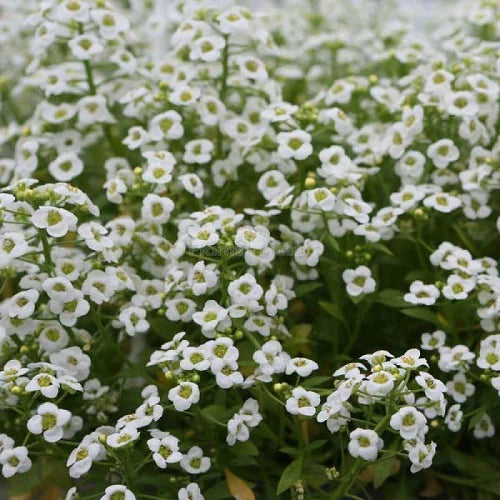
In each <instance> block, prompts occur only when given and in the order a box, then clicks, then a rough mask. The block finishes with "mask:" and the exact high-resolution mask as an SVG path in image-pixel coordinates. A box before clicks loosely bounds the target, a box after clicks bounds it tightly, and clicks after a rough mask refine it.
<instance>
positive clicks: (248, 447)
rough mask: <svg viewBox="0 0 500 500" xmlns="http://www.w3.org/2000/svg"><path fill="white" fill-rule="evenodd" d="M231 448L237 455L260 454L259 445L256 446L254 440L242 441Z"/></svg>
mask: <svg viewBox="0 0 500 500" xmlns="http://www.w3.org/2000/svg"><path fill="white" fill-rule="evenodd" d="M231 450H232V451H233V453H234V454H235V455H250V456H257V455H258V454H259V450H258V449H257V446H255V445H254V444H253V443H252V441H243V442H241V441H240V442H238V443H236V444H235V445H234V446H232V447H231Z"/></svg>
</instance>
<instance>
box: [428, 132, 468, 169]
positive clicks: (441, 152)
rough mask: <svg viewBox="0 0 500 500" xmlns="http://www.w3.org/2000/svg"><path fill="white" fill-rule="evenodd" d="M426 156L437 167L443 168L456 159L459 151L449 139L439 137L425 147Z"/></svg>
mask: <svg viewBox="0 0 500 500" xmlns="http://www.w3.org/2000/svg"><path fill="white" fill-rule="evenodd" d="M427 156H428V157H429V158H430V159H431V160H432V162H433V163H434V165H435V166H436V167H437V168H439V169H443V168H446V167H447V166H448V165H449V164H450V163H451V162H454V161H456V160H458V158H459V156H460V152H459V151H458V148H457V147H456V146H455V144H453V141H452V140H451V139H440V140H439V141H437V142H434V143H433V144H431V145H430V146H429V147H428V148H427Z"/></svg>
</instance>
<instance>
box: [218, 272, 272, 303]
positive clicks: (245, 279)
mask: <svg viewBox="0 0 500 500" xmlns="http://www.w3.org/2000/svg"><path fill="white" fill-rule="evenodd" d="M227 292H228V294H229V296H230V297H231V302H232V303H233V304H239V305H243V306H245V307H247V308H250V309H252V310H255V309H257V308H258V301H259V299H260V298H261V297H262V295H263V294H264V290H263V289H262V287H261V286H260V285H259V284H258V283H257V281H256V279H255V276H253V275H252V274H249V273H246V274H244V275H243V276H240V277H239V278H238V279H237V280H234V281H231V283H229V286H228V287H227Z"/></svg>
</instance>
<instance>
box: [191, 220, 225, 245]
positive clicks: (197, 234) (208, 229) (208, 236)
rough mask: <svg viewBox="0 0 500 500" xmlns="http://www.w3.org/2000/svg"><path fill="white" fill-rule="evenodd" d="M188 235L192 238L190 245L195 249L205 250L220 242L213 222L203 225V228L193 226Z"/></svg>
mask: <svg viewBox="0 0 500 500" xmlns="http://www.w3.org/2000/svg"><path fill="white" fill-rule="evenodd" d="M188 234H189V236H190V241H189V245H190V246H191V247H193V248H205V247H208V246H212V245H215V244H216V243H218V241H219V235H218V234H217V231H216V230H215V226H214V225H213V224H212V223H211V222H208V223H207V224H203V226H191V227H190V228H189V230H188Z"/></svg>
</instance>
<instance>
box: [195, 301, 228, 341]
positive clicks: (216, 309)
mask: <svg viewBox="0 0 500 500" xmlns="http://www.w3.org/2000/svg"><path fill="white" fill-rule="evenodd" d="M226 316H227V309H225V308H223V307H221V306H220V305H219V304H218V303H217V302H216V301H215V300H207V302H205V305H204V307H203V310H202V311H199V312H196V313H194V314H193V321H194V322H195V323H197V324H198V325H200V326H201V331H202V332H203V334H204V335H207V336H208V335H210V334H211V333H212V332H213V331H214V330H215V328H216V327H217V325H218V324H219V323H220V322H221V321H223V320H224V319H225V318H226Z"/></svg>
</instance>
